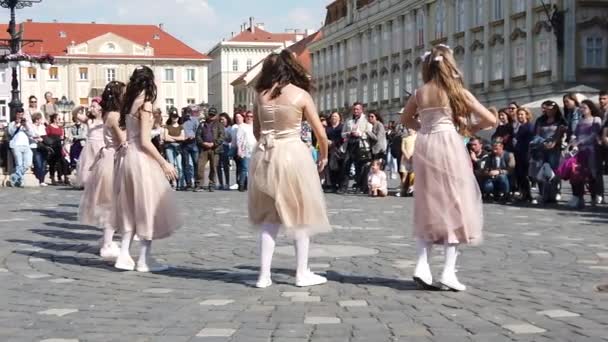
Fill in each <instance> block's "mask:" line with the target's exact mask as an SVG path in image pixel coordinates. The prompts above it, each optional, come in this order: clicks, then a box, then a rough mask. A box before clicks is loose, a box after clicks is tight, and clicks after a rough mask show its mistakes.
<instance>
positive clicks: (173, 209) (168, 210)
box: [114, 66, 181, 272]
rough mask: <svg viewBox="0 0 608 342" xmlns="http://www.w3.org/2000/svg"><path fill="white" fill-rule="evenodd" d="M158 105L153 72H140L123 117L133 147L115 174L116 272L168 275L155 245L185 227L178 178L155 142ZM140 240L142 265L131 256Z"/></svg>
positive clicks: (126, 148)
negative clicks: (175, 186) (119, 238)
mask: <svg viewBox="0 0 608 342" xmlns="http://www.w3.org/2000/svg"><path fill="white" fill-rule="evenodd" d="M155 100H156V84H155V83H154V73H153V72H152V69H150V68H149V67H146V66H140V67H137V68H136V69H135V71H133V75H132V76H131V78H130V80H129V85H128V86H127V91H126V93H125V96H124V100H123V107H122V111H121V116H120V125H121V126H122V127H126V130H127V142H126V143H125V144H123V146H121V147H120V148H119V150H118V151H117V152H116V154H117V157H116V162H115V169H114V177H115V178H114V191H115V201H114V205H115V208H114V214H115V215H114V218H115V219H114V227H116V228H118V229H120V232H121V233H122V245H121V247H120V254H119V256H118V259H116V263H115V264H114V267H116V268H118V269H122V270H136V271H138V272H159V271H164V270H166V269H167V268H168V266H166V265H162V264H159V263H158V262H156V261H155V260H154V259H153V258H152V257H151V248H152V240H157V239H163V238H166V237H169V236H170V235H171V234H172V233H173V232H174V231H175V230H176V229H177V228H179V227H180V226H181V220H180V218H179V216H178V215H177V212H178V210H177V203H176V201H175V196H174V193H173V189H172V188H171V185H170V184H169V181H171V180H175V179H176V178H177V172H176V171H175V168H174V167H173V165H172V164H171V163H169V162H167V161H166V160H165V159H164V158H163V157H162V156H161V155H160V153H159V152H158V150H157V149H156V147H154V145H153V144H152V140H151V132H152V125H153V116H152V111H153V103H154V101H155ZM134 234H137V236H138V237H139V239H140V246H141V248H140V252H139V258H138V260H137V264H136V263H135V261H134V260H133V259H132V258H131V255H130V251H129V249H130V246H131V241H132V240H133V236H134Z"/></svg>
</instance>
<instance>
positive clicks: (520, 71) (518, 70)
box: [513, 44, 526, 76]
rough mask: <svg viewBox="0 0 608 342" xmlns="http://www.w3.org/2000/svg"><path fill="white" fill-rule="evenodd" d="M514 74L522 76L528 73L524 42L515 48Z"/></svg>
mask: <svg viewBox="0 0 608 342" xmlns="http://www.w3.org/2000/svg"><path fill="white" fill-rule="evenodd" d="M513 54H514V56H513V75H514V76H522V75H525V74H526V48H525V46H524V44H518V45H516V46H515V49H513Z"/></svg>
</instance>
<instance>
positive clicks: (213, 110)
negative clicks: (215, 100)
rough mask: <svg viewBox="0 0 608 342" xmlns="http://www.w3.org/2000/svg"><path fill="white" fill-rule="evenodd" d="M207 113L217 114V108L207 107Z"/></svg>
mask: <svg viewBox="0 0 608 342" xmlns="http://www.w3.org/2000/svg"><path fill="white" fill-rule="evenodd" d="M207 115H217V109H216V108H215V107H211V108H209V111H207Z"/></svg>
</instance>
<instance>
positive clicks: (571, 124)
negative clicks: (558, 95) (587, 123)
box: [562, 93, 581, 141]
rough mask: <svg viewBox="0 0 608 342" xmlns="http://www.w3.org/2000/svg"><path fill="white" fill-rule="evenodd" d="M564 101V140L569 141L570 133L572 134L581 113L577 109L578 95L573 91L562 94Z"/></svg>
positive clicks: (578, 105)
mask: <svg viewBox="0 0 608 342" xmlns="http://www.w3.org/2000/svg"><path fill="white" fill-rule="evenodd" d="M562 100H563V103H564V119H565V120H566V123H567V124H568V132H567V135H566V140H567V141H570V139H571V138H572V135H573V134H574V130H575V129H576V126H577V125H578V122H579V121H580V119H581V113H580V110H579V107H580V100H579V95H577V94H574V93H568V94H566V95H564V97H563V98H562Z"/></svg>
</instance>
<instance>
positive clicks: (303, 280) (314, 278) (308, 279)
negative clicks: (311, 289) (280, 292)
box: [296, 271, 327, 287]
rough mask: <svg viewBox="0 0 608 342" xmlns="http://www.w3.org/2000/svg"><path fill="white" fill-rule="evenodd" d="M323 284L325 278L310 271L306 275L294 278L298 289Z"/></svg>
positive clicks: (325, 281) (325, 280)
mask: <svg viewBox="0 0 608 342" xmlns="http://www.w3.org/2000/svg"><path fill="white" fill-rule="evenodd" d="M325 283H327V278H325V277H323V276H320V275H318V274H314V273H312V272H310V271H308V272H306V274H304V275H303V276H301V277H296V286H298V287H306V286H314V285H321V284H325Z"/></svg>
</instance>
